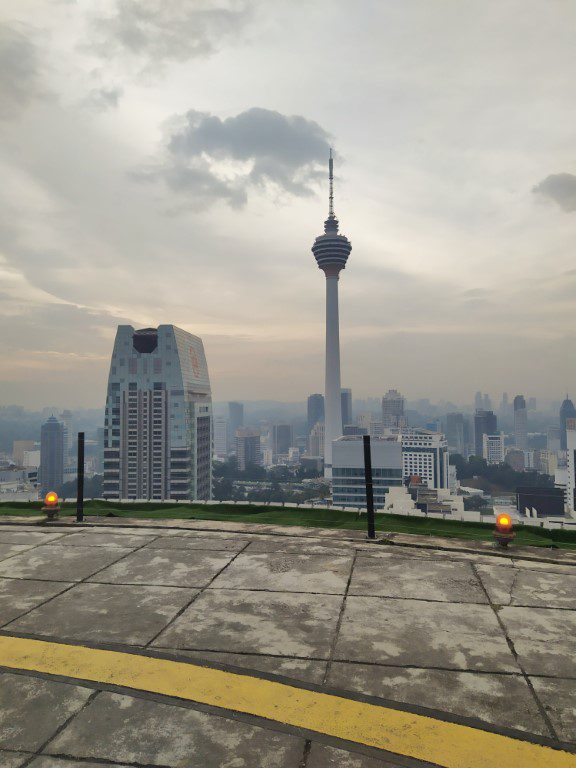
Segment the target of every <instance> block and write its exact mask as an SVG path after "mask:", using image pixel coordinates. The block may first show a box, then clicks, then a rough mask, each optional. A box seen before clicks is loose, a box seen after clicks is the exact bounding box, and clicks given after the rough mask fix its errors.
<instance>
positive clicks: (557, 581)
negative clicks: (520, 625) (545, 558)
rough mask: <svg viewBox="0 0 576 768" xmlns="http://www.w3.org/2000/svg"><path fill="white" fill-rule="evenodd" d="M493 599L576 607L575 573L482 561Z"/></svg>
mask: <svg viewBox="0 0 576 768" xmlns="http://www.w3.org/2000/svg"><path fill="white" fill-rule="evenodd" d="M478 573H479V574H480V578H481V579H482V583H483V584H484V586H485V587H486V591H487V592H488V594H489V595H490V600H491V601H492V602H493V603H496V604H498V605H526V606H546V607H548V608H571V609H576V574H574V575H568V574H564V573H562V574H560V573H548V572H547V571H540V570H536V571H533V570H527V569H525V568H521V569H518V568H506V569H503V568H494V567H490V566H487V565H479V566H478Z"/></svg>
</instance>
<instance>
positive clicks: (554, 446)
mask: <svg viewBox="0 0 576 768" xmlns="http://www.w3.org/2000/svg"><path fill="white" fill-rule="evenodd" d="M546 448H547V449H548V450H549V451H554V452H556V453H557V452H558V451H559V450H560V427H548V430H547V432H546Z"/></svg>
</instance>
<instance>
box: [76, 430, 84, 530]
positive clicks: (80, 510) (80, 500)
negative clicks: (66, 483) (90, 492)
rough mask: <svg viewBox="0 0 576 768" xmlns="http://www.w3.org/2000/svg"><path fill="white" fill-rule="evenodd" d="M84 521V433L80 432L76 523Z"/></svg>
mask: <svg viewBox="0 0 576 768" xmlns="http://www.w3.org/2000/svg"><path fill="white" fill-rule="evenodd" d="M83 520H84V432H78V465H77V469H76V522H77V523H81V522H82V521H83Z"/></svg>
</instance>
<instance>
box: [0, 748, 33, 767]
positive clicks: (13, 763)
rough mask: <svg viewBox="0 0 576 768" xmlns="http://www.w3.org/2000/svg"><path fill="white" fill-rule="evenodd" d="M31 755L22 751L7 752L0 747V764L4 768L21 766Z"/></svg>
mask: <svg viewBox="0 0 576 768" xmlns="http://www.w3.org/2000/svg"><path fill="white" fill-rule="evenodd" d="M29 759H30V755H25V754H24V753H22V752H5V751H4V750H3V749H0V765H1V766H2V768H21V766H23V765H24V763H26V762H27V761H28V760H29Z"/></svg>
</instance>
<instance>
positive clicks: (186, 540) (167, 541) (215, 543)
mask: <svg viewBox="0 0 576 768" xmlns="http://www.w3.org/2000/svg"><path fill="white" fill-rule="evenodd" d="M249 541H250V539H248V538H246V539H242V538H236V539H223V538H214V537H211V536H210V537H209V536H159V537H158V538H157V539H156V540H155V541H152V542H151V543H150V544H148V545H147V546H146V547H145V549H187V550H194V549H199V550H201V551H207V550H212V549H214V550H220V551H223V552H240V551H241V550H242V549H244V547H245V546H246V545H247V544H248V542H249Z"/></svg>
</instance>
